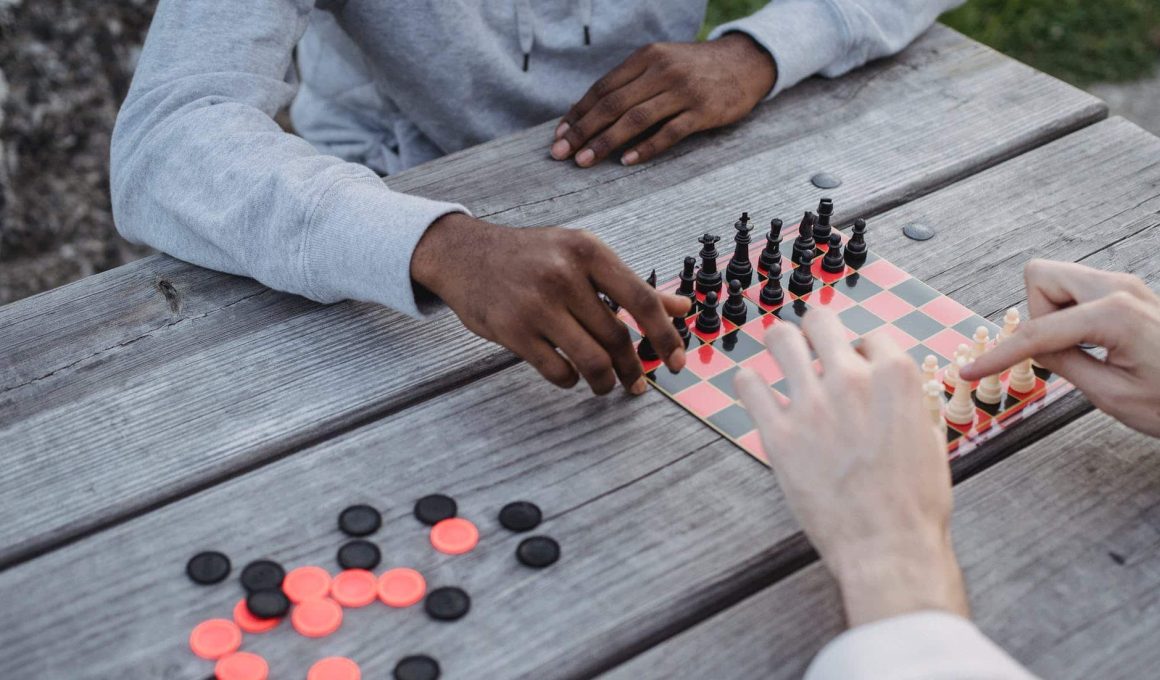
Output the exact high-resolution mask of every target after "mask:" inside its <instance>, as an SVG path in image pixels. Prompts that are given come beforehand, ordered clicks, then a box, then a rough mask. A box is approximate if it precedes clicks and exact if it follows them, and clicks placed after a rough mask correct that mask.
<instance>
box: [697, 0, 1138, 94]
mask: <svg viewBox="0 0 1160 680" xmlns="http://www.w3.org/2000/svg"><path fill="white" fill-rule="evenodd" d="M765 4H766V3H765V0H709V9H708V13H707V14H706V17H705V29H706V30H705V31H703V33H702V34H704V33H707V32H708V29H709V28H711V27H712V26H716V25H717V24H720V23H723V22H725V21H729V20H731V19H735V18H737V17H741V16H745V15H746V14H749V13H751V12H754V11H756V10H757V9H759V8H760V7H762V6H763V5H765ZM941 21H943V22H944V23H946V24H947V25H948V26H951V27H952V28H954V29H956V30H958V31H961V32H962V33H965V34H966V35H969V36H971V37H972V38H974V39H976V40H978V41H980V42H982V43H984V44H987V45H990V46H991V47H994V48H995V49H997V50H999V51H1000V52H1003V53H1004V54H1007V55H1009V56H1011V57H1014V58H1016V59H1018V60H1020V61H1022V62H1024V63H1027V64H1030V65H1031V66H1034V67H1035V68H1037V69H1040V70H1041V71H1046V72H1047V73H1050V74H1052V75H1054V76H1056V77H1057V78H1061V79H1063V80H1066V81H1068V82H1071V83H1075V84H1077V85H1085V84H1088V83H1092V82H1101V81H1106V82H1120V81H1129V80H1136V79H1139V78H1143V77H1146V76H1148V75H1150V74H1151V73H1153V71H1154V69H1155V68H1156V64H1157V62H1158V61H1160V0H969V2H967V3H966V4H965V5H963V6H962V7H960V8H958V9H956V10H954V11H951V12H948V13H947V14H944V15H943V16H942V19H941Z"/></svg>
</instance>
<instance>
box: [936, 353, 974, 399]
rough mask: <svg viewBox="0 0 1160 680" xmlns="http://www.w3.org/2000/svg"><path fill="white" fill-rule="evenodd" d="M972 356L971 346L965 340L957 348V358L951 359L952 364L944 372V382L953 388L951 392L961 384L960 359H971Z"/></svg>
mask: <svg viewBox="0 0 1160 680" xmlns="http://www.w3.org/2000/svg"><path fill="white" fill-rule="evenodd" d="M970 356H971V348H970V347H968V346H967V344H966V343H965V342H964V343H961V344H960V345H959V346H958V347H956V348H955V358H954V360H953V361H951V365H950V366H947V370H946V371H944V372H943V382H945V383H946V384H947V385H948V386H949V387H950V388H951V389H950V391H951V392H954V391H955V387H957V386H958V384H959V359H962V360H964V361H969V360H970Z"/></svg>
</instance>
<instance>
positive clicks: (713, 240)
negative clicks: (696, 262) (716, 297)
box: [697, 234, 721, 293]
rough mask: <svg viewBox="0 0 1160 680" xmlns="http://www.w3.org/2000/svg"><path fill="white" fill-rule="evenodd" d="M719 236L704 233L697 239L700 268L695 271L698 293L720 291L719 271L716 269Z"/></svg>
mask: <svg viewBox="0 0 1160 680" xmlns="http://www.w3.org/2000/svg"><path fill="white" fill-rule="evenodd" d="M720 240H721V237H720V236H713V235H712V234H705V235H704V236H702V237H701V238H699V239H697V241H698V242H699V243H700V244H701V252H700V253H698V254H697V256H698V257H700V258H701V269H700V271H698V272H697V292H698V293H709V292H713V293H719V292H721V272H719V271H717V257H718V255H717V241H720Z"/></svg>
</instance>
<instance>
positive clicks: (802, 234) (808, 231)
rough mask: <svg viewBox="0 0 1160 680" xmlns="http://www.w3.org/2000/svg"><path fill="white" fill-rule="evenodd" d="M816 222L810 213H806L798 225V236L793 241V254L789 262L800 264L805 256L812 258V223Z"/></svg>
mask: <svg viewBox="0 0 1160 680" xmlns="http://www.w3.org/2000/svg"><path fill="white" fill-rule="evenodd" d="M816 220H817V218H816V217H814V214H813V213H812V212H806V214H805V215H804V216H803V217H802V221H801V223H800V224H799V225H798V235H797V238H796V239H794V241H793V254H792V255H791V256H790V258H789V259H790V261H792V262H793V263H794V264H801V263H802V258H803V257H805V256H806V255H809V256H810V257H813V256H814V222H815V221H816Z"/></svg>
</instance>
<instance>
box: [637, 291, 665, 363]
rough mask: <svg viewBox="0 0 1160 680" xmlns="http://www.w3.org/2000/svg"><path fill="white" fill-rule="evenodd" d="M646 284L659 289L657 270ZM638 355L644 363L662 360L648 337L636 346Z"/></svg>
mask: <svg viewBox="0 0 1160 680" xmlns="http://www.w3.org/2000/svg"><path fill="white" fill-rule="evenodd" d="M645 283H647V284H648V285H649V286H650V287H652V288H654V289H655V288H656V287H657V270H655V269H654V270H652V273H651V274H649V275H648V278H647V279H645ZM636 355H637V356H638V357H640V358H641V360H642V361H656V360H657V359H660V355H659V354H657V351H656V348H654V347H653V344H652V342H651V341H650V340H649V339H648V337H644V338H641V340H640V344H639V345H637V346H636Z"/></svg>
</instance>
